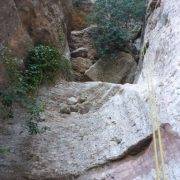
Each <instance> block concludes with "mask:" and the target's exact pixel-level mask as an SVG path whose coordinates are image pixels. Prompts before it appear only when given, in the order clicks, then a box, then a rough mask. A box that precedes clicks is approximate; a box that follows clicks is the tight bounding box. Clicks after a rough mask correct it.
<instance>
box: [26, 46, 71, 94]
mask: <svg viewBox="0 0 180 180" xmlns="http://www.w3.org/2000/svg"><path fill="white" fill-rule="evenodd" d="M59 72H61V73H62V74H65V76H68V78H69V76H70V74H71V66H70V63H69V62H68V61H67V60H66V59H65V58H64V57H63V56H62V55H61V54H60V53H59V51H58V50H57V49H56V48H54V47H50V46H44V45H38V46H36V47H35V48H33V49H32V50H31V51H30V52H29V55H28V57H27V61H26V72H25V78H26V80H25V81H26V83H27V85H28V88H30V90H31V91H35V90H36V89H37V88H38V86H39V85H40V84H42V83H43V82H52V81H53V80H54V79H55V77H56V76H57V74H58V73H59Z"/></svg>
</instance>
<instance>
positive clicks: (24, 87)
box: [0, 45, 71, 134]
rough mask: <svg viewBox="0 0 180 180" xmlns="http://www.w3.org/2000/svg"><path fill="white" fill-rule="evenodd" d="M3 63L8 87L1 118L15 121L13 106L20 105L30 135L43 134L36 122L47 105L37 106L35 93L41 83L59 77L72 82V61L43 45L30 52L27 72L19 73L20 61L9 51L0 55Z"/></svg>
mask: <svg viewBox="0 0 180 180" xmlns="http://www.w3.org/2000/svg"><path fill="white" fill-rule="evenodd" d="M0 59H1V61H2V62H1V63H2V64H3V66H4V67H5V69H6V76H7V81H8V83H7V84H6V86H5V87H4V88H1V89H0V114H1V118H3V119H8V118H12V117H13V112H12V104H13V103H14V102H18V103H20V104H21V105H23V106H24V107H25V108H26V110H27V112H28V114H29V118H28V120H27V127H28V131H29V132H30V134H37V133H39V132H43V131H44V130H46V129H47V128H46V127H43V128H41V129H39V128H38V124H37V120H38V118H39V114H40V113H41V112H42V111H43V109H44V105H43V106H42V104H41V103H39V104H37V102H36V97H35V92H36V91H37V90H38V87H39V86H40V85H41V84H42V83H44V82H52V81H54V79H55V77H56V76H57V75H58V74H59V73H62V74H63V75H64V76H65V77H67V76H68V78H70V75H71V66H70V63H69V61H68V60H66V59H65V58H64V57H63V56H62V55H61V54H60V53H59V51H58V50H57V49H56V48H54V47H50V46H44V45H38V46H36V47H34V48H33V49H32V50H31V51H30V52H29V55H28V56H27V60H26V64H25V67H26V70H24V71H23V70H21V69H20V66H19V61H18V59H16V58H14V57H13V56H12V55H11V52H10V51H8V50H7V49H4V50H3V51H1V52H0Z"/></svg>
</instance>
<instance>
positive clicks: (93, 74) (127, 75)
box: [85, 52, 137, 84]
mask: <svg viewBox="0 0 180 180" xmlns="http://www.w3.org/2000/svg"><path fill="white" fill-rule="evenodd" d="M136 70H137V63H136V61H135V59H134V58H133V56H131V55H130V54H128V53H125V52H120V53H119V55H118V56H117V57H116V58H112V59H107V60H98V61H97V62H96V63H95V64H94V65H93V66H91V67H90V68H89V69H88V70H87V71H86V72H85V75H86V76H88V77H89V78H90V79H91V80H93V81H103V82H111V83H119V84H124V83H133V80H134V74H135V72H136Z"/></svg>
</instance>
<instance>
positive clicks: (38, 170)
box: [0, 0, 180, 180]
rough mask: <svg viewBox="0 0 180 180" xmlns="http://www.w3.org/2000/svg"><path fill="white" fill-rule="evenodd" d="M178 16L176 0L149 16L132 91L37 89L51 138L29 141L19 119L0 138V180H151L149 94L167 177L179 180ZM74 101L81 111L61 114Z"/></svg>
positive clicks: (114, 87) (82, 86)
mask: <svg viewBox="0 0 180 180" xmlns="http://www.w3.org/2000/svg"><path fill="white" fill-rule="evenodd" d="M179 12H180V1H179V0H171V1H169V0H164V1H161V3H160V5H159V6H158V7H157V8H156V9H154V11H153V12H151V14H150V16H149V18H148V21H147V26H146V30H145V36H144V47H146V48H144V60H143V68H142V71H141V73H140V75H139V78H138V80H137V83H136V84H124V85H118V84H112V83H104V82H87V83H74V82H70V83H58V84H57V85H56V86H54V87H51V88H48V89H46V88H44V89H42V90H41V91H40V93H39V96H40V97H39V98H40V99H42V100H43V101H45V102H46V108H45V112H44V114H45V117H44V121H43V122H39V123H38V125H39V126H40V127H44V126H47V127H48V129H49V130H47V131H46V132H44V133H42V134H38V135H35V136H30V135H28V134H27V133H26V130H25V128H24V127H23V126H22V124H20V123H19V121H20V120H21V119H23V118H20V116H19V115H18V114H17V113H16V117H15V118H16V121H15V119H14V120H13V121H12V123H11V124H8V128H7V130H8V131H7V132H1V131H0V133H1V134H0V144H2V145H3V146H5V147H8V148H10V150H11V151H10V152H11V153H10V154H9V155H8V156H1V155H0V179H13V178H14V179H15V178H16V179H27V178H30V179H64V180H65V179H73V177H74V175H78V176H75V177H74V179H79V180H94V179H96V180H102V179H105V180H111V179H115V180H119V179H122V180H128V179H130V180H131V179H132V180H138V179H140V180H141V179H142V180H153V179H155V163H154V161H153V150H152V141H151V134H152V125H151V116H150V114H149V109H150V107H151V106H150V104H151V103H150V98H151V96H152V94H155V100H156V102H155V103H154V104H153V106H154V107H157V113H158V116H159V119H160V124H161V126H162V129H161V130H162V135H163V142H164V150H165V173H166V177H167V179H170V180H178V179H180V174H179V169H180V155H179V149H180V123H179V122H180V121H179V119H180V109H179V107H180V106H179V104H180V97H179V89H180V82H179V77H180V70H179V59H180V51H179V47H180V26H179V24H180V16H179ZM147 44H148V46H147ZM149 77H150V78H149ZM149 83H150V84H151V85H152V86H153V89H154V91H153V92H154V93H152V91H149V89H148V84H149ZM71 97H74V98H76V99H83V101H79V102H78V103H77V105H78V108H79V109H81V110H79V109H78V111H73V112H72V111H71V113H69V114H61V113H60V112H59V109H60V105H61V103H64V102H67V100H68V99H69V98H71ZM84 97H86V98H84ZM17 119H18V121H17ZM22 122H24V121H22ZM1 126H2V125H0V128H1ZM113 160H116V161H113ZM111 161H112V162H111ZM97 166H100V167H97ZM86 170H88V171H86Z"/></svg>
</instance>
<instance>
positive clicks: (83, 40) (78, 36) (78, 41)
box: [70, 26, 97, 60]
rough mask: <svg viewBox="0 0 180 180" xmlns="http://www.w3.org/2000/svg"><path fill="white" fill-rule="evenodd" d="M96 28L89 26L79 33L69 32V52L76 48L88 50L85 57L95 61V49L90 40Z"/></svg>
mask: <svg viewBox="0 0 180 180" xmlns="http://www.w3.org/2000/svg"><path fill="white" fill-rule="evenodd" d="M94 28H96V27H95V26H90V27H88V28H85V29H83V30H81V31H72V32H71V43H70V48H71V51H74V50H76V49H78V48H82V47H83V48H86V49H87V50H88V54H87V57H88V58H89V59H92V60H94V59H96V57H97V53H96V49H95V48H94V45H93V39H92V31H93V29H94Z"/></svg>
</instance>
